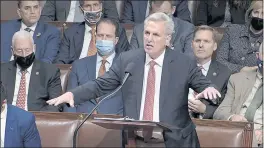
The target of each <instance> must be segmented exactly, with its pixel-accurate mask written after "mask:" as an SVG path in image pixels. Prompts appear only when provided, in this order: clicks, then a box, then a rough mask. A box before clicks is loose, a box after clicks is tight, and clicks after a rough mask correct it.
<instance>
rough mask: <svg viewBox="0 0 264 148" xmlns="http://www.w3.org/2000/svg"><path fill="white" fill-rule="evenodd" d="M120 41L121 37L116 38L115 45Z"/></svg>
mask: <svg viewBox="0 0 264 148" xmlns="http://www.w3.org/2000/svg"><path fill="white" fill-rule="evenodd" d="M118 41H119V37H116V38H115V45H116V44H117V42H118Z"/></svg>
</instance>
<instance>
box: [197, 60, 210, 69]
mask: <svg viewBox="0 0 264 148" xmlns="http://www.w3.org/2000/svg"><path fill="white" fill-rule="evenodd" d="M210 64H211V60H210V61H208V62H207V63H205V64H203V65H200V64H197V65H198V66H203V69H204V70H205V71H208V70H209V67H210Z"/></svg>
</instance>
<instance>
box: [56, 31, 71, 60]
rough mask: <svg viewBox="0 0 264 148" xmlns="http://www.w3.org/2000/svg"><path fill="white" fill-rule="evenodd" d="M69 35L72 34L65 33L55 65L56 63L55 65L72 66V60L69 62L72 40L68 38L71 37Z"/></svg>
mask: <svg viewBox="0 0 264 148" xmlns="http://www.w3.org/2000/svg"><path fill="white" fill-rule="evenodd" d="M69 34H70V33H69V31H68V30H66V31H65V32H64V33H63V39H62V41H61V46H60V49H59V52H58V54H57V57H56V58H55V60H54V61H53V63H55V64H70V60H69V54H70V39H69V38H68V37H69V36H70V35H69Z"/></svg>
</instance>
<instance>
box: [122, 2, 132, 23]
mask: <svg viewBox="0 0 264 148" xmlns="http://www.w3.org/2000/svg"><path fill="white" fill-rule="evenodd" d="M123 10H124V11H123V15H122V19H121V22H122V23H134V16H133V8H132V2H131V0H125V1H124V9H123Z"/></svg>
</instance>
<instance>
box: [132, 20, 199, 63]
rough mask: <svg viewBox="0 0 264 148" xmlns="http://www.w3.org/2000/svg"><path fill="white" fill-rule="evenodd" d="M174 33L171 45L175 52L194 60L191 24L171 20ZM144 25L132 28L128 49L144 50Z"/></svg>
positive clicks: (192, 28) (192, 27)
mask: <svg viewBox="0 0 264 148" xmlns="http://www.w3.org/2000/svg"><path fill="white" fill-rule="evenodd" d="M173 22H174V33H173V34H172V39H171V44H172V46H173V47H174V49H175V50H178V51H180V52H182V53H185V54H186V55H189V56H190V57H192V58H194V54H193V49H192V39H193V32H194V26H193V24H191V23H188V22H186V21H183V20H181V19H179V18H173ZM143 36H144V23H141V24H138V25H136V26H135V27H134V30H133V35H132V37H131V41H130V47H129V48H130V49H138V48H144V42H143V41H144V37H143Z"/></svg>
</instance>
